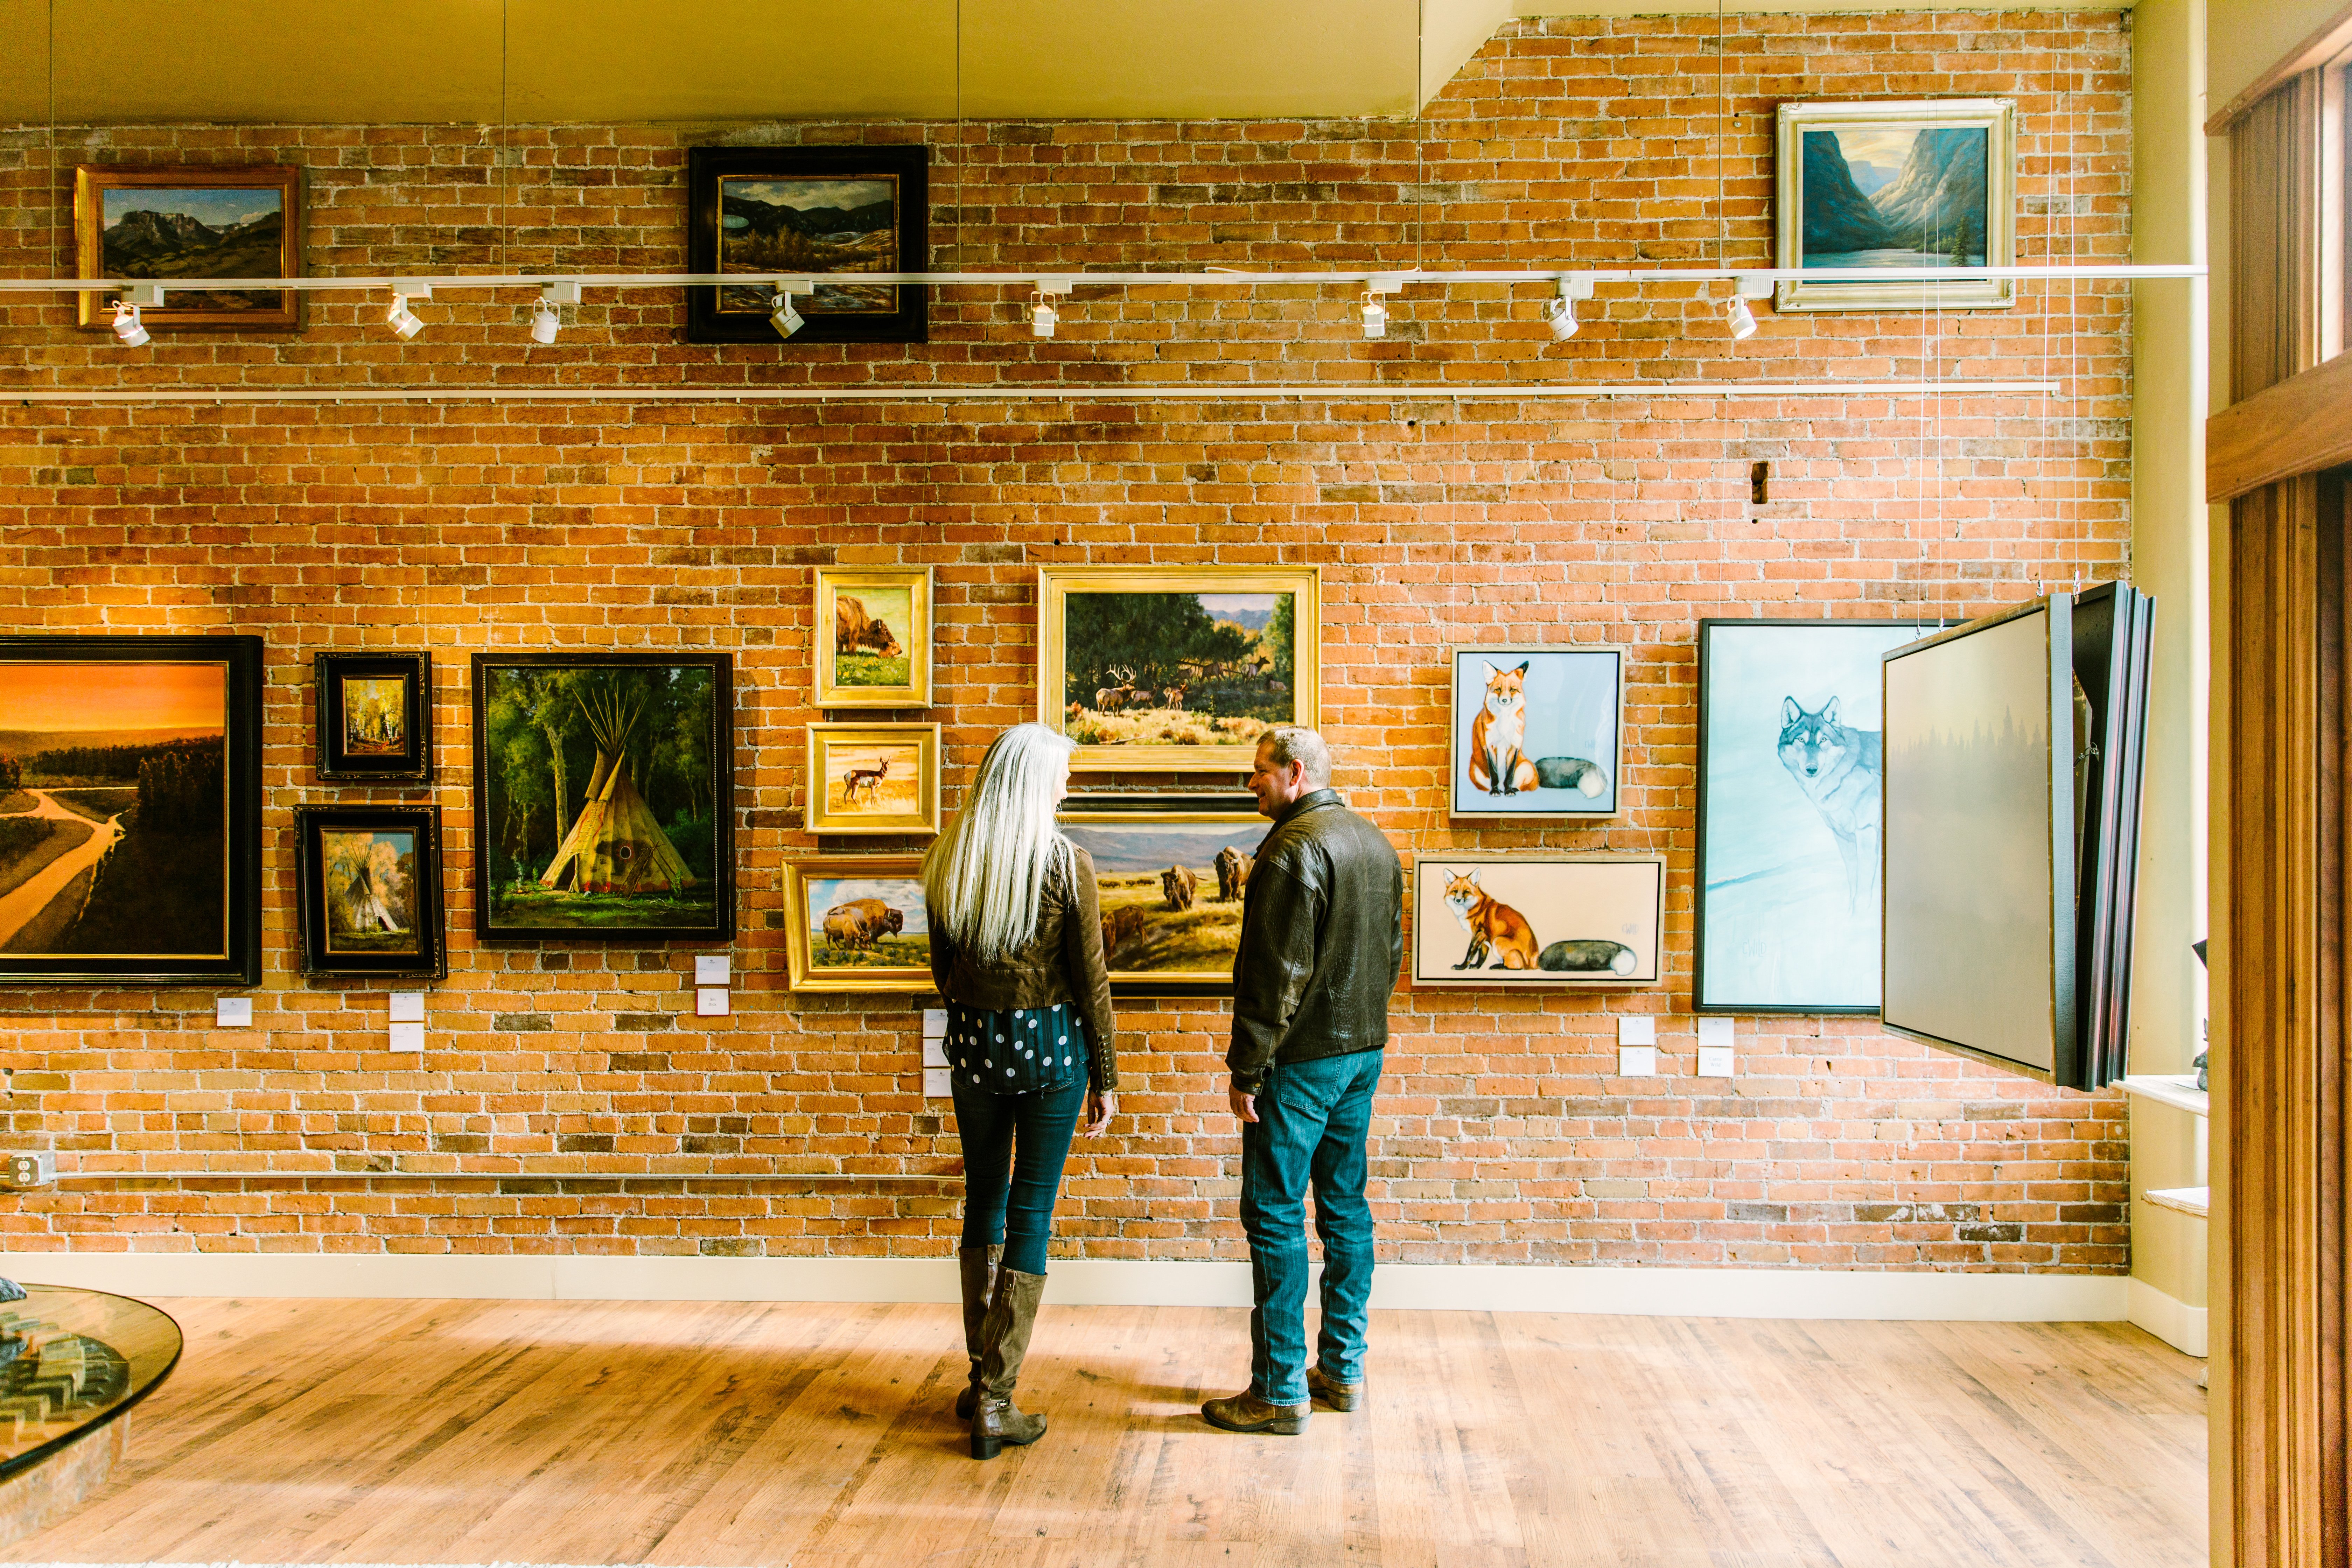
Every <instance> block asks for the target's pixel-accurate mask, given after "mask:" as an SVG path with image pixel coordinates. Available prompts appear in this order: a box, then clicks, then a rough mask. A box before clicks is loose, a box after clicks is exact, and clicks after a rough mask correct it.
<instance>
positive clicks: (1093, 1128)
mask: <svg viewBox="0 0 2352 1568" xmlns="http://www.w3.org/2000/svg"><path fill="white" fill-rule="evenodd" d="M1117 1115H1118V1091H1117V1090H1115V1089H1088V1090H1087V1137H1089V1138H1091V1137H1093V1136H1095V1135H1096V1134H1097V1133H1098V1132H1100V1131H1102V1130H1103V1129H1104V1128H1106V1127H1108V1126H1109V1125H1110V1119H1111V1118H1112V1117H1114V1116H1117Z"/></svg>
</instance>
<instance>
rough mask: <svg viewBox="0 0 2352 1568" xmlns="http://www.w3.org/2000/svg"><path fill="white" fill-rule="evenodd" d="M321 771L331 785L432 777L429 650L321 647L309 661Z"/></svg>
mask: <svg viewBox="0 0 2352 1568" xmlns="http://www.w3.org/2000/svg"><path fill="white" fill-rule="evenodd" d="M311 687H312V691H313V694H314V696H315V697H316V699H317V702H316V707H317V716H316V732H315V735H314V743H315V745H316V748H317V752H316V756H317V760H316V763H315V765H314V771H315V772H316V773H318V775H319V776H320V778H322V779H325V780H328V781H330V782H331V783H336V784H429V783H431V782H432V779H433V656H432V655H431V654H429V653H322V654H320V655H318V656H317V657H316V658H314V659H313V660H312V662H311Z"/></svg>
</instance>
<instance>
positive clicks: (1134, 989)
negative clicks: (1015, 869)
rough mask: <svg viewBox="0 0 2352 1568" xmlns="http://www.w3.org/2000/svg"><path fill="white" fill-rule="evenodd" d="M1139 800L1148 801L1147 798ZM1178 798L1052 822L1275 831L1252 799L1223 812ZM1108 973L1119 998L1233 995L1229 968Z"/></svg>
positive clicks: (1065, 815)
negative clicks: (1227, 825) (1258, 825)
mask: <svg viewBox="0 0 2352 1568" xmlns="http://www.w3.org/2000/svg"><path fill="white" fill-rule="evenodd" d="M1069 798H1070V799H1071V800H1077V799H1080V798H1083V797H1081V796H1077V795H1072V796H1070V797H1069ZM1142 798H1143V799H1146V800H1148V799H1150V797H1142ZM1181 798H1182V797H1181V796H1172V797H1171V796H1167V795H1162V796H1159V797H1157V802H1156V803H1154V804H1150V805H1141V804H1139V805H1135V806H1130V807H1129V808H1128V809H1126V810H1110V811H1101V810H1081V811H1071V810H1067V809H1063V810H1059V811H1056V812H1055V814H1054V820H1055V823H1056V824H1057V825H1058V824H1060V823H1065V822H1074V823H1076V824H1077V825H1078V826H1106V825H1107V826H1117V825H1119V824H1122V823H1136V822H1211V823H1215V822H1250V821H1255V822H1262V823H1264V824H1265V830H1266V831H1267V832H1268V833H1271V832H1273V831H1274V826H1275V825H1274V822H1273V821H1272V819H1271V818H1269V817H1267V816H1265V815H1264V814H1263V813H1261V812H1259V811H1258V810H1257V808H1256V805H1255V799H1254V797H1253V800H1252V804H1251V805H1246V806H1236V807H1234V809H1231V810H1225V811H1215V810H1188V809H1185V808H1184V807H1183V806H1182V805H1178V804H1170V803H1171V802H1181ZM1099 874H1100V873H1097V875H1099ZM1108 977H1109V980H1110V988H1111V994H1112V995H1113V996H1118V997H1137V998H1139V997H1147V996H1230V995H1232V994H1234V980H1233V971H1232V970H1231V969H1227V970H1225V971H1224V972H1223V973H1215V972H1213V971H1209V970H1187V971H1181V972H1179V973H1175V974H1160V973H1153V972H1151V971H1149V970H1140V969H1111V970H1108Z"/></svg>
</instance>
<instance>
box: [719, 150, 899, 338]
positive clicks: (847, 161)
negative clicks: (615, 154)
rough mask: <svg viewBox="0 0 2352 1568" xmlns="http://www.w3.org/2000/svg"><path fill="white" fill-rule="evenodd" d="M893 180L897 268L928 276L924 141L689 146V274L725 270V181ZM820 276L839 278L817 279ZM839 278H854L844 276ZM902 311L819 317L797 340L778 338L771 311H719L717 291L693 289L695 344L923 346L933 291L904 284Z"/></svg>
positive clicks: (816, 315) (814, 315) (822, 314)
mask: <svg viewBox="0 0 2352 1568" xmlns="http://www.w3.org/2000/svg"><path fill="white" fill-rule="evenodd" d="M826 175H839V176H843V177H855V176H860V175H863V176H867V177H883V176H887V177H889V178H892V179H895V180H897V181H898V219H899V221H898V267H897V270H898V271H900V272H921V271H924V270H926V269H927V268H928V267H929V258H930V149H929V147H926V146H924V145H922V144H921V143H919V142H917V143H912V144H906V143H902V144H899V145H895V146H885V147H689V148H688V149H687V153H686V206H687V224H686V269H687V270H688V272H694V273H701V274H704V275H709V274H713V273H716V272H718V271H719V269H720V268H719V218H720V216H722V215H721V213H720V212H719V181H720V180H721V179H725V178H735V179H742V178H747V177H749V178H758V177H761V176H767V177H771V178H775V179H811V178H823V177H824V176H826ZM816 276H819V277H825V276H836V275H834V274H824V273H819V274H816ZM837 276H844V277H847V276H853V275H851V274H838V275H837ZM894 287H896V288H897V289H898V310H895V311H892V312H891V313H890V314H888V315H887V316H881V315H877V316H864V315H856V316H853V315H838V314H834V313H831V312H811V313H809V314H808V315H807V318H806V324H805V325H803V327H802V328H801V329H800V331H796V332H794V333H793V335H792V336H791V337H790V338H788V339H787V338H782V337H779V336H777V335H776V330H775V328H773V327H772V326H771V325H769V323H768V316H767V312H766V311H764V310H763V311H761V312H760V313H759V314H757V315H738V314H732V313H727V312H722V311H721V310H719V289H717V288H716V287H708V288H698V289H688V290H687V291H686V341H687V342H690V343H766V344H769V345H771V346H772V347H776V348H786V347H789V346H790V345H791V344H793V343H919V342H924V341H925V339H926V337H927V336H928V335H929V321H930V290H929V289H927V288H924V287H921V286H920V285H915V284H904V283H902V284H897V285H894Z"/></svg>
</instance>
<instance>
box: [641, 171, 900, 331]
mask: <svg viewBox="0 0 2352 1568" xmlns="http://www.w3.org/2000/svg"><path fill="white" fill-rule="evenodd" d="M929 159H930V151H929V148H926V147H920V146H900V147H689V148H688V149H687V153H686V178H687V238H686V258H687V267H686V269H687V270H688V272H695V273H700V274H703V275H705V276H715V275H719V274H724V273H736V272H740V273H743V274H746V275H749V276H751V277H753V278H757V279H760V280H759V281H757V282H747V283H743V284H740V285H736V284H723V285H719V286H717V287H712V288H700V289H688V290H687V291H686V341H687V342H690V343H776V342H784V341H785V340H784V339H783V337H782V335H781V334H780V333H779V331H777V328H776V326H775V324H774V323H773V322H772V321H771V320H770V317H771V316H772V314H773V313H774V311H775V309H776V306H775V293H776V289H775V279H777V278H778V277H780V276H790V277H792V278H794V279H807V280H809V281H811V282H813V283H814V285H815V291H814V293H807V294H795V295H793V297H792V303H793V308H794V309H795V310H797V311H798V312H799V315H800V317H801V324H800V325H799V326H798V327H797V328H796V329H795V330H794V331H793V334H792V337H791V340H790V341H791V342H796V343H797V342H811V343H919V342H922V341H923V339H924V334H925V331H926V326H927V321H926V317H927V313H928V310H929V301H928V299H927V297H926V296H927V290H925V289H922V288H919V287H917V286H914V285H909V284H903V283H902V284H889V283H863V282H860V281H859V280H858V277H857V275H858V274H860V273H865V272H920V271H923V270H924V269H925V268H926V267H927V265H928V258H929V251H930V241H929Z"/></svg>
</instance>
